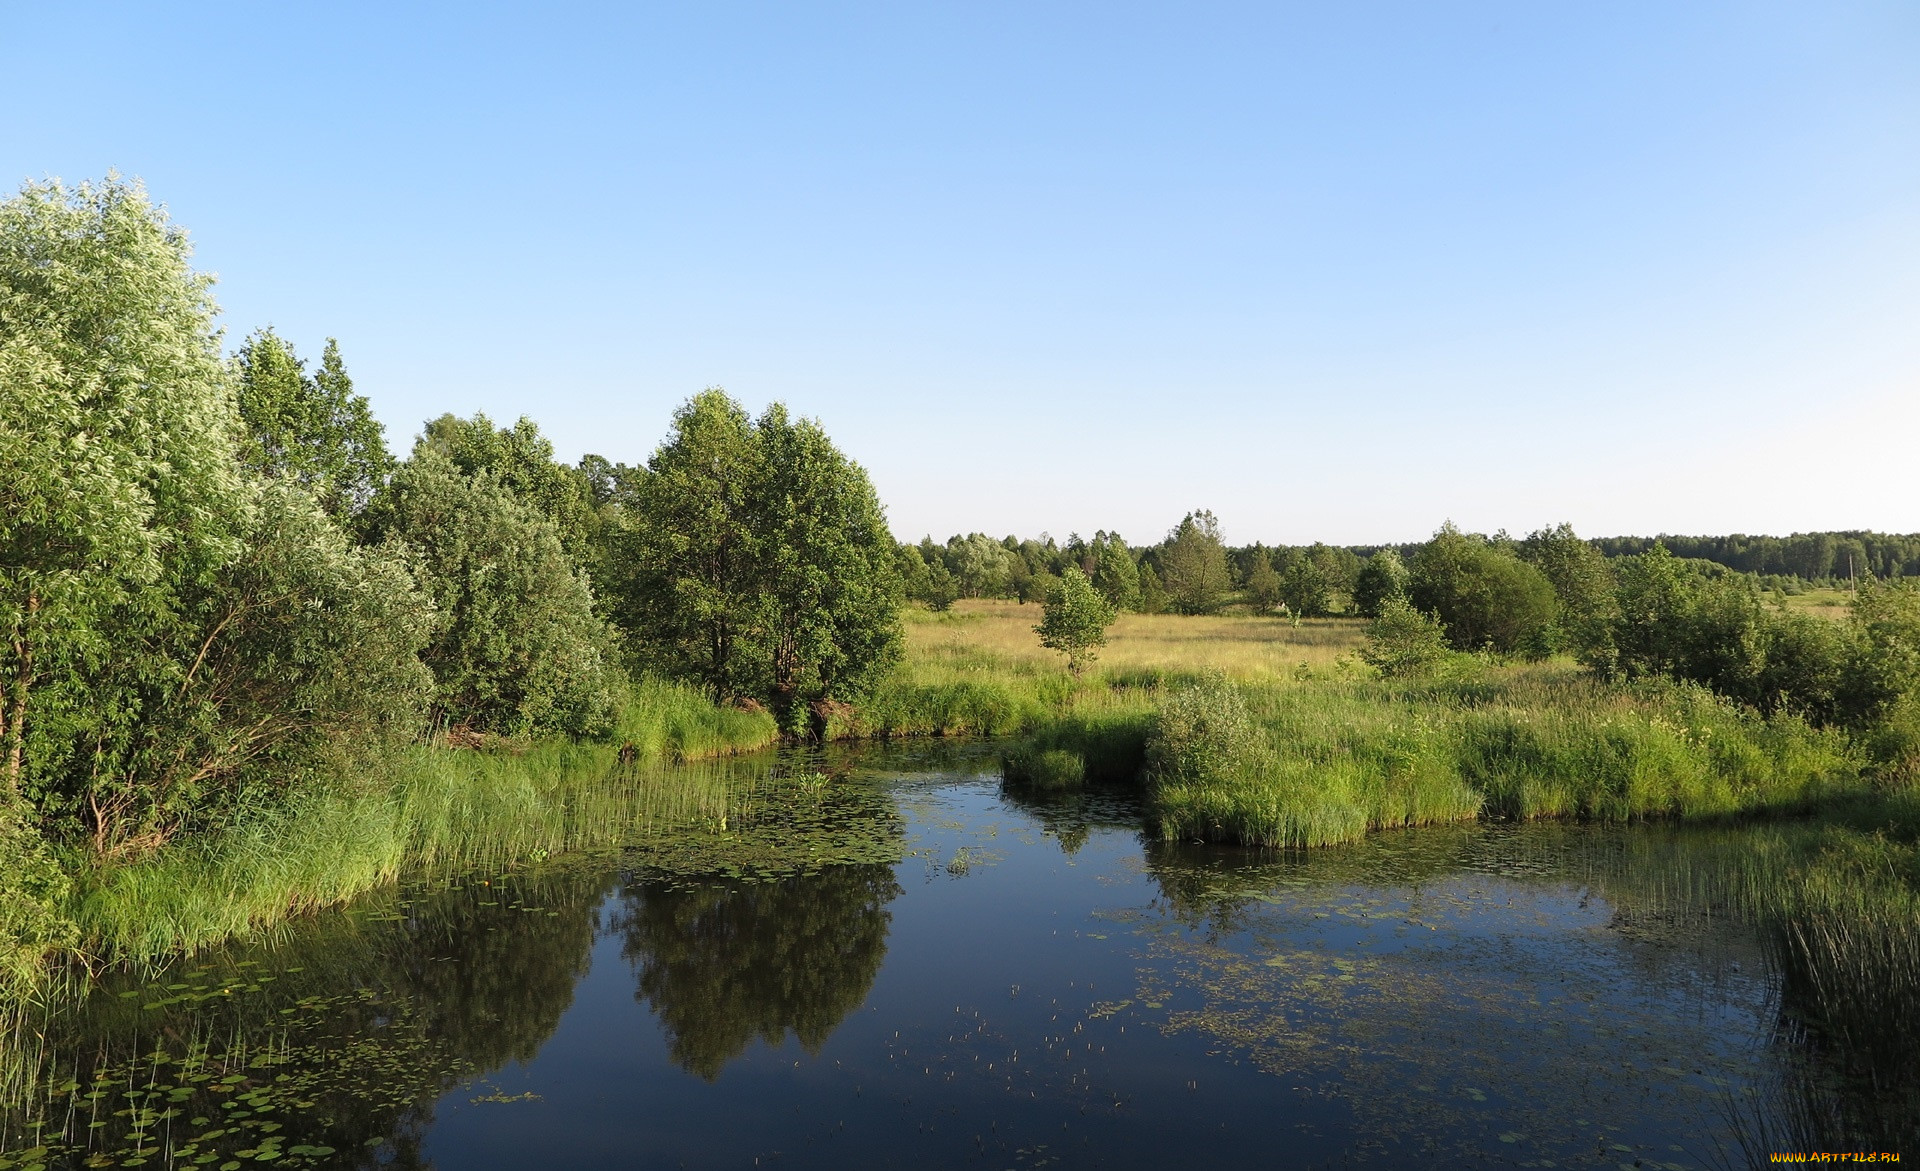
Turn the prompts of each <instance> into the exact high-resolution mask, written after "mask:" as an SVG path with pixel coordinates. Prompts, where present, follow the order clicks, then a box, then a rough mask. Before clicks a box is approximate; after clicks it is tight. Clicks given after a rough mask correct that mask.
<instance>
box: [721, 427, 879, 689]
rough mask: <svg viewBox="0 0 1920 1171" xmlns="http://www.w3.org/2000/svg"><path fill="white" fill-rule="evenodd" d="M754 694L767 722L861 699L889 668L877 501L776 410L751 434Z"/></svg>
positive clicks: (811, 435) (844, 464)
mask: <svg viewBox="0 0 1920 1171" xmlns="http://www.w3.org/2000/svg"><path fill="white" fill-rule="evenodd" d="M755 430H756V432H757V436H756V437H757V439H758V446H759V449H760V465H761V472H760V475H761V480H760V482H759V483H758V485H757V491H756V493H755V506H754V509H753V530H754V548H755V551H756V553H757V558H756V561H757V562H758V569H759V573H758V579H759V580H758V586H759V589H760V591H761V593H762V595H763V597H764V599H765V601H766V603H767V612H766V618H765V620H764V621H765V625H764V627H763V628H762V629H761V630H759V631H757V632H756V634H757V636H758V638H757V641H758V643H759V647H758V663H757V664H756V668H757V669H756V670H755V675H756V676H757V678H756V680H755V682H756V684H757V686H756V688H755V690H756V693H757V694H759V695H761V696H763V697H765V698H766V699H768V700H769V701H770V702H771V703H772V705H773V708H774V711H775V713H776V714H781V715H784V714H786V713H789V712H793V711H795V710H796V709H797V708H799V707H800V706H801V705H802V704H805V703H808V702H816V701H833V700H844V699H847V698H849V697H853V696H858V695H864V694H866V693H867V692H869V691H870V690H871V689H872V687H873V685H874V684H875V683H876V682H878V681H879V679H880V677H881V676H882V675H883V674H884V673H885V672H886V671H887V669H888V668H890V667H892V666H893V664H894V662H895V660H896V659H897V658H898V656H899V644H900V629H899V619H898V615H897V611H898V608H899V605H900V585H899V579H898V578H897V577H896V576H895V568H894V560H893V537H892V535H891V534H890V533H888V531H887V523H886V517H885V514H884V513H883V512H882V510H881V507H880V498H879V496H878V495H877V494H875V492H874V490H873V485H872V483H871V482H869V481H868V479H867V474H866V472H865V471H864V470H863V469H862V468H861V467H860V465H858V464H856V463H854V462H853V461H852V460H849V459H848V458H847V457H846V456H844V455H842V454H841V453H840V451H839V449H838V448H836V447H834V445H833V443H832V441H831V440H829V439H828V438H827V435H826V432H825V431H823V430H821V429H820V425H819V424H818V423H816V422H814V421H813V420H811V419H800V420H797V421H796V420H793V419H790V418H789V417H788V415H787V411H786V408H785V407H784V406H782V405H780V404H779V403H775V404H773V405H772V406H770V407H768V408H767V410H766V412H765V413H764V414H763V415H761V417H760V421H759V423H758V424H757V426H756V428H755Z"/></svg>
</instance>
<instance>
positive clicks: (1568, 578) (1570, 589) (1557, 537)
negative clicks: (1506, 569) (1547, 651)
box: [1519, 524, 1619, 657]
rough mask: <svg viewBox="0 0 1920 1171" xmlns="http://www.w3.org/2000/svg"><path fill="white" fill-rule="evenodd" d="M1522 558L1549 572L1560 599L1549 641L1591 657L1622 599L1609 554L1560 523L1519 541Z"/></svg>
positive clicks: (1602, 641)
mask: <svg viewBox="0 0 1920 1171" xmlns="http://www.w3.org/2000/svg"><path fill="white" fill-rule="evenodd" d="M1519 555H1520V559H1521V560H1523V561H1525V562H1527V563H1528V564H1529V565H1532V566H1533V567H1534V568H1536V569H1538V570H1539V571H1540V572H1541V573H1543V574H1545V575H1546V578H1547V580H1548V581H1549V582H1551V583H1552V585H1553V594H1554V598H1555V599H1556V600H1557V601H1558V603H1559V606H1558V611H1557V613H1556V616H1555V619H1554V624H1553V628H1552V629H1551V630H1550V631H1549V632H1548V634H1547V642H1548V644H1549V645H1550V646H1551V647H1552V648H1553V649H1554V650H1567V651H1572V652H1573V653H1574V654H1575V655H1577V656H1581V657H1592V656H1593V655H1594V654H1595V653H1596V651H1599V650H1600V648H1604V647H1605V646H1606V643H1607V627H1608V625H1609V624H1610V623H1611V622H1612V621H1613V619H1614V616H1615V613H1616V611H1617V609H1618V606H1619V603H1618V601H1617V599H1616V597H1615V585H1614V579H1613V570H1612V568H1611V567H1610V566H1608V564H1607V560H1606V558H1605V557H1603V556H1601V554H1600V551H1599V550H1598V549H1595V548H1594V547H1593V546H1592V545H1591V544H1589V543H1588V542H1586V541H1583V540H1581V539H1580V538H1579V536H1577V535H1576V534H1575V533H1574V531H1573V526H1572V525H1568V524H1562V525H1559V526H1557V527H1555V528H1551V529H1540V530H1538V531H1536V532H1533V533H1531V534H1529V535H1528V536H1527V538H1526V540H1524V541H1521V542H1520V544H1519Z"/></svg>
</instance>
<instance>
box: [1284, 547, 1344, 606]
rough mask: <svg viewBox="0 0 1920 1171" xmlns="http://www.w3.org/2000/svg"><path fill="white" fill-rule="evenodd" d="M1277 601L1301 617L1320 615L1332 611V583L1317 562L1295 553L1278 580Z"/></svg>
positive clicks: (1309, 557)
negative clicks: (1278, 594)
mask: <svg viewBox="0 0 1920 1171" xmlns="http://www.w3.org/2000/svg"><path fill="white" fill-rule="evenodd" d="M1280 600H1281V601H1283V602H1285V603H1286V604H1287V609H1288V610H1289V611H1291V612H1292V613H1293V614H1295V615H1297V616H1299V617H1301V618H1324V617H1326V616H1327V615H1328V614H1330V613H1332V612H1333V584H1332V583H1331V582H1330V581H1328V580H1327V573H1326V570H1325V568H1324V567H1322V565H1321V564H1320V562H1319V561H1317V560H1316V559H1314V558H1313V557H1311V556H1306V555H1301V556H1297V557H1295V558H1293V559H1292V560H1291V561H1290V562H1289V563H1288V565H1287V572H1286V574H1285V575H1284V576H1282V577H1281V579H1280Z"/></svg>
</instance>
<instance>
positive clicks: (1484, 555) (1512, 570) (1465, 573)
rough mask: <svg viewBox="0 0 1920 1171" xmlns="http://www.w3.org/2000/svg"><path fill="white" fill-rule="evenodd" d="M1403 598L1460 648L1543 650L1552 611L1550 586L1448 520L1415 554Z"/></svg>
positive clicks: (1524, 565)
mask: <svg viewBox="0 0 1920 1171" xmlns="http://www.w3.org/2000/svg"><path fill="white" fill-rule="evenodd" d="M1407 596H1408V600H1409V601H1410V602H1411V603H1412V604H1413V606H1414V608H1415V609H1418V610H1420V611H1421V612H1422V613H1431V614H1434V615H1436V616H1438V618H1439V619H1440V621H1441V622H1442V623H1443V624H1444V625H1445V626H1446V628H1447V638H1448V640H1449V641H1450V642H1451V643H1452V644H1453V645H1454V647H1456V648H1457V649H1459V650H1464V651H1478V650H1483V649H1487V648H1491V649H1493V650H1495V651H1499V652H1501V653H1502V654H1513V653H1516V652H1523V651H1524V652H1532V653H1538V652H1540V651H1544V650H1546V649H1547V648H1546V645H1545V642H1546V636H1547V630H1548V627H1549V625H1550V624H1551V623H1552V622H1553V619H1554V614H1555V601H1554V593H1553V584H1552V583H1551V582H1549V581H1548V580H1547V578H1546V575H1544V574H1543V573H1541V572H1540V571H1539V570H1538V569H1535V568H1534V567H1533V566H1531V565H1528V564H1527V563H1525V562H1523V561H1521V560H1520V559H1519V558H1518V557H1516V556H1514V555H1513V554H1512V553H1511V552H1509V551H1508V550H1506V549H1504V548H1500V547H1497V546H1495V545H1492V544H1490V543H1489V542H1487V541H1486V540H1485V539H1484V538H1482V537H1477V536H1469V535H1467V534H1465V533H1462V532H1461V531H1460V530H1459V529H1456V528H1454V527H1453V526H1452V525H1451V524H1449V525H1446V526H1445V527H1443V528H1442V529H1441V530H1440V531H1439V532H1437V533H1435V534H1434V535H1433V540H1431V541H1429V542H1427V544H1426V545H1425V546H1424V547H1423V548H1422V549H1421V550H1420V553H1419V555H1418V556H1417V557H1415V558H1414V562H1413V568H1412V573H1411V576H1410V579H1409V581H1408V585H1407Z"/></svg>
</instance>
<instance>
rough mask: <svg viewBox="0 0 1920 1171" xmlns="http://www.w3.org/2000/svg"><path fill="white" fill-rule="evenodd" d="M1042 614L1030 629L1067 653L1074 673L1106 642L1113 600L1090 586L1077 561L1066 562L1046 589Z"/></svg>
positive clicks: (1048, 644)
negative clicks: (1055, 581)
mask: <svg viewBox="0 0 1920 1171" xmlns="http://www.w3.org/2000/svg"><path fill="white" fill-rule="evenodd" d="M1046 606H1047V608H1046V614H1045V616H1044V617H1043V618H1042V619H1041V621H1040V625H1038V626H1036V627H1034V628H1033V632H1034V633H1035V634H1037V635H1039V636H1040V645H1041V646H1044V647H1047V648H1049V649H1051V650H1056V651H1061V652H1063V653H1064V654H1065V655H1066V656H1067V669H1068V670H1070V671H1072V672H1073V673H1074V674H1075V675H1078V674H1079V673H1080V672H1081V670H1082V669H1083V668H1084V667H1085V666H1086V664H1087V663H1089V662H1091V661H1093V659H1094V657H1095V655H1094V651H1095V648H1097V647H1103V646H1105V645H1107V627H1109V626H1112V625H1113V620H1114V618H1115V616H1116V615H1115V612H1114V608H1113V603H1112V602H1109V601H1107V599H1106V598H1104V597H1102V596H1101V594H1100V591H1099V590H1096V589H1094V588H1093V582H1092V581H1091V580H1090V579H1089V578H1088V577H1087V575H1086V574H1085V573H1083V572H1081V570H1080V567H1079V566H1078V565H1069V566H1067V567H1066V569H1065V570H1064V571H1063V572H1062V573H1061V575H1060V578H1059V580H1058V582H1057V583H1055V584H1054V585H1053V586H1052V587H1051V588H1049V589H1048V590H1047V602H1046Z"/></svg>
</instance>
